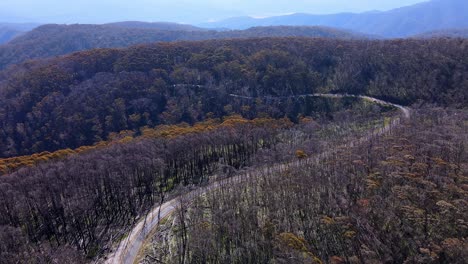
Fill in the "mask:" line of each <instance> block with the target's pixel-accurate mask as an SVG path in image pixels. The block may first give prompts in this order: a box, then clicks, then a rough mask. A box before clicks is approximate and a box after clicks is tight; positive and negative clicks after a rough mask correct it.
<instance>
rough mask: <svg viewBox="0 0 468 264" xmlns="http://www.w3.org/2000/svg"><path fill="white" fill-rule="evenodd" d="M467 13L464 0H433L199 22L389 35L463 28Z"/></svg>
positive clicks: (231, 25) (466, 24)
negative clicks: (370, 8)
mask: <svg viewBox="0 0 468 264" xmlns="http://www.w3.org/2000/svg"><path fill="white" fill-rule="evenodd" d="M467 14H468V1H466V0H432V1H429V2H424V3H420V4H416V5H412V6H407V7H401V8H397V9H393V10H390V11H386V12H378V11H373V12H365V13H360V14H354V13H340V14H331V15H311V14H302V13H296V14H291V15H285V16H275V17H268V18H253V17H235V18H229V19H226V20H222V21H218V22H212V23H205V24H202V25H200V26H204V27H213V28H230V29H245V28H249V27H252V26H275V25H322V26H329V27H337V28H343V29H349V30H353V31H358V32H362V33H366V34H372V35H379V36H384V37H390V38H392V37H407V36H411V35H416V34H420V33H423V32H427V31H433V30H439V29H449V28H465V27H468V16H467Z"/></svg>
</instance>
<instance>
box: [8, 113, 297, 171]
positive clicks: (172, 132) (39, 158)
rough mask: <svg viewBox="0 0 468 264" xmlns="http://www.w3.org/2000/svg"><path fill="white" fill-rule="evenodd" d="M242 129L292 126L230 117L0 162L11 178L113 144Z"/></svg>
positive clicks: (116, 136)
mask: <svg viewBox="0 0 468 264" xmlns="http://www.w3.org/2000/svg"><path fill="white" fill-rule="evenodd" d="M239 125H252V126H256V127H262V126H267V127H269V128H287V127H290V126H292V122H291V121H290V120H289V119H287V118H283V119H278V120H276V119H272V118H256V119H253V120H249V119H245V118H243V117H242V116H240V115H232V116H227V117H225V118H224V119H223V120H219V119H208V120H206V121H204V122H199V123H196V124H195V125H193V126H190V125H189V124H187V123H181V124H178V125H160V126H157V127H155V128H148V127H144V128H142V129H141V134H142V136H141V137H137V138H134V137H133V135H134V134H135V133H134V132H133V131H129V130H125V131H121V132H120V133H112V134H110V135H109V138H110V139H109V140H108V141H101V142H98V143H96V144H94V145H93V146H81V147H79V148H77V149H75V150H72V149H61V150H57V151H55V152H52V153H51V152H48V151H44V152H41V153H35V154H32V155H29V156H19V157H12V158H6V159H0V175H2V174H8V173H11V172H13V171H15V170H18V169H19V168H21V167H27V166H35V165H36V164H38V163H40V162H45V161H50V160H57V159H63V158H66V157H68V156H70V155H74V154H80V153H84V152H87V151H90V150H94V149H98V148H103V147H106V146H109V145H112V144H125V143H129V142H132V141H134V140H138V139H140V138H175V137H179V136H183V135H188V134H193V133H203V132H209V131H212V130H216V129H220V128H236V127H238V126H239Z"/></svg>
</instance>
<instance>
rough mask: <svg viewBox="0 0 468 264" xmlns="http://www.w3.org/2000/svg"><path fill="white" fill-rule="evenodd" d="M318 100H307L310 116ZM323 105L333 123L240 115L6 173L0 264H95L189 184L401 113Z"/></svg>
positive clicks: (351, 134)
mask: <svg viewBox="0 0 468 264" xmlns="http://www.w3.org/2000/svg"><path fill="white" fill-rule="evenodd" d="M235 100H236V99H234V101H235ZM310 103H311V102H309V103H307V102H301V105H302V104H303V107H302V109H301V110H302V111H306V110H307V105H310ZM317 103H320V101H318V102H317V101H314V102H313V104H314V105H315V104H317ZM322 103H327V104H328V105H329V107H330V111H329V112H328V114H327V116H322V117H321V115H320V112H319V111H318V112H317V113H315V115H317V114H319V115H318V116H316V117H315V118H314V119H311V118H310V117H304V116H303V117H301V119H300V122H299V123H298V125H294V124H293V123H292V122H291V121H289V120H288V119H285V118H281V119H272V118H255V119H252V120H249V119H245V118H242V117H240V116H238V115H232V116H226V117H223V118H222V119H207V120H205V121H204V122H200V123H197V124H195V125H194V126H189V125H187V124H179V125H174V126H162V127H158V128H156V129H148V128H146V129H144V130H143V131H142V133H141V136H137V137H135V138H132V137H131V136H125V137H123V138H120V139H119V140H116V141H114V142H112V143H110V144H108V145H107V146H105V147H102V146H100V147H98V148H95V149H93V150H88V151H86V152H82V153H80V154H72V155H69V156H67V157H56V158H55V159H51V160H49V161H47V160H45V161H43V162H40V163H38V164H29V166H25V167H23V168H22V169H20V170H18V171H16V172H14V173H11V174H9V175H4V176H1V177H0V241H2V243H1V244H0V260H2V263H28V264H30V263H47V262H51V261H52V260H53V261H54V262H56V263H82V262H85V261H88V262H90V261H92V260H93V259H95V258H96V257H103V256H102V255H103V254H104V253H106V252H108V251H109V249H110V248H111V247H112V246H113V243H116V242H118V241H120V240H122V239H123V238H125V236H126V233H127V231H128V229H129V228H131V227H132V225H133V224H134V223H136V221H138V220H140V219H143V218H144V217H145V214H146V213H147V212H148V210H150V209H151V208H152V207H153V206H154V205H155V204H158V203H160V202H161V203H162V202H164V201H166V200H169V199H171V197H174V196H177V195H178V194H179V193H183V192H184V191H185V190H184V188H186V187H187V186H191V187H192V188H193V187H195V186H199V185H200V184H207V183H209V182H211V181H213V180H214V179H215V178H214V176H215V177H230V176H233V175H234V174H236V173H237V172H238V171H241V170H244V169H247V168H248V167H250V168H255V167H261V166H264V165H266V164H275V163H276V162H287V161H291V160H295V159H297V153H296V150H297V149H298V148H301V149H302V150H301V157H305V156H307V155H315V154H317V153H320V152H322V151H324V150H326V149H329V148H334V147H336V146H338V145H341V144H343V143H345V142H346V141H348V140H352V139H354V138H356V137H359V136H360V135H362V134H363V133H367V130H373V129H377V128H380V127H382V126H384V125H385V124H386V123H387V122H388V120H389V119H391V118H393V117H394V115H395V112H394V111H392V109H387V108H385V107H378V106H376V105H374V104H372V103H366V102H363V101H361V100H356V99H355V98H348V99H347V100H333V99H326V100H325V101H322ZM289 111H293V109H290V110H289ZM305 113H306V112H304V114H305Z"/></svg>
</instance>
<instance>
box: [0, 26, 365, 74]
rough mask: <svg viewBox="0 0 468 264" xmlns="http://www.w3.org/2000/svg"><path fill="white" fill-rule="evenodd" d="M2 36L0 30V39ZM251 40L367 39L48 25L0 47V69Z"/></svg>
mask: <svg viewBox="0 0 468 264" xmlns="http://www.w3.org/2000/svg"><path fill="white" fill-rule="evenodd" d="M0 26H1V25H0ZM1 34H2V31H1V28H0V37H1ZM5 34H7V33H5ZM254 37H315V38H332V39H334V38H336V39H367V38H370V36H366V35H364V34H360V33H354V32H350V31H346V30H341V29H335V28H329V27H319V26H275V27H254V28H250V29H246V30H229V31H216V30H206V29H205V30H203V29H201V28H196V27H190V26H186V25H178V24H168V23H139V22H120V23H111V24H105V25H92V24H91V25H80V24H76V25H55V24H50V25H43V26H40V27H38V28H36V29H34V30H32V31H30V32H27V33H24V34H23V35H22V36H19V37H17V38H14V39H13V40H11V41H9V42H8V43H6V44H4V45H0V69H3V68H5V67H7V66H8V65H12V64H18V63H21V62H25V61H27V60H30V59H38V58H48V57H53V56H59V55H65V54H69V53H72V52H77V51H83V50H89V49H96V48H117V47H129V46H132V45H137V44H144V43H152V42H168V41H182V40H187V41H188V40H192V41H193V40H208V39H231V38H254Z"/></svg>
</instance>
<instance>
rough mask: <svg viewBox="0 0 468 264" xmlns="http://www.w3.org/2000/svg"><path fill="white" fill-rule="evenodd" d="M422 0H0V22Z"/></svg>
mask: <svg viewBox="0 0 468 264" xmlns="http://www.w3.org/2000/svg"><path fill="white" fill-rule="evenodd" d="M424 1H425V0H78V1H75V0H13V1H10V0H0V22H39V23H67V24H70V23H106V22H116V21H125V20H138V21H148V22H156V21H170V22H178V23H187V24H197V23H203V22H208V21H216V20H221V19H224V18H229V17H235V16H246V15H247V16H253V17H267V16H274V15H282V14H289V13H297V12H301V13H311V14H331V13H338V12H365V11H372V10H381V11H385V10H389V9H393V8H397V7H401V6H407V5H412V4H415V3H418V2H424Z"/></svg>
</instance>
